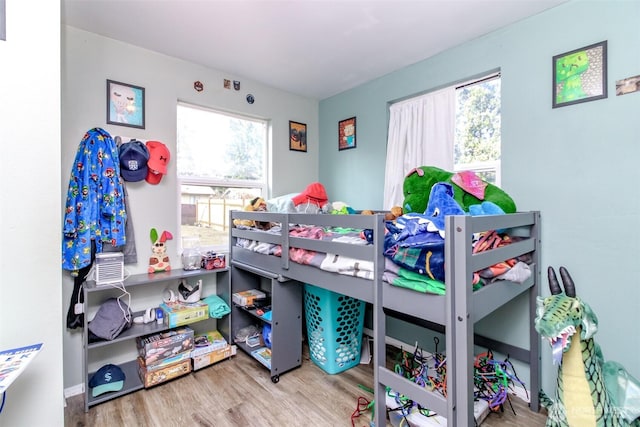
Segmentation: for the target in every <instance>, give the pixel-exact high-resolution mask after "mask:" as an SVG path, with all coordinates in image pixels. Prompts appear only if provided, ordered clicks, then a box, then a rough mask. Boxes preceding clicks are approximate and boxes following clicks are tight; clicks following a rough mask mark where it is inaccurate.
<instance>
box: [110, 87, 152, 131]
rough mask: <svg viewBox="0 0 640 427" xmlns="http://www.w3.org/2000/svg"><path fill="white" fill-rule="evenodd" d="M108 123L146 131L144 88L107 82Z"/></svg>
mask: <svg viewBox="0 0 640 427" xmlns="http://www.w3.org/2000/svg"><path fill="white" fill-rule="evenodd" d="M107 123H108V124H112V125H118V126H129V127H132V128H139V129H144V88H143V87H140V86H134V85H130V84H127V83H121V82H116V81H113V80H107Z"/></svg>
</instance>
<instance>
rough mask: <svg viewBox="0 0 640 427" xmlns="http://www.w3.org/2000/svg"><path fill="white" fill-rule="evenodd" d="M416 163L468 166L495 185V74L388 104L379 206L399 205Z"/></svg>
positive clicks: (450, 167) (497, 109)
mask: <svg viewBox="0 0 640 427" xmlns="http://www.w3.org/2000/svg"><path fill="white" fill-rule="evenodd" d="M419 166H437V167H439V168H441V169H445V170H449V171H462V170H472V171H475V172H476V173H477V174H478V175H480V176H481V177H482V178H484V179H485V180H487V181H489V182H492V183H494V184H497V185H500V75H499V74H492V75H489V76H486V77H484V78H481V79H477V80H474V81H471V82H467V83H464V84H459V85H455V86H450V87H447V88H444V89H441V90H437V91H434V92H429V93H426V94H424V95H420V96H417V97H414V98H410V99H407V100H404V101H400V102H396V103H394V104H392V105H391V106H390V108H389V133H388V139H387V159H386V167H385V188H384V208H385V209H390V208H391V207H393V206H402V201H403V198H404V197H403V194H402V183H403V181H404V177H405V176H406V174H407V173H408V172H409V171H410V170H411V169H413V168H415V167H419Z"/></svg>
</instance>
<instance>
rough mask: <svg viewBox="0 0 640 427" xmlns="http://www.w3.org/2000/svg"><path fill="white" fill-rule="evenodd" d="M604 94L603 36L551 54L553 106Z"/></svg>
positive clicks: (596, 97) (604, 59)
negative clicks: (589, 42)
mask: <svg viewBox="0 0 640 427" xmlns="http://www.w3.org/2000/svg"><path fill="white" fill-rule="evenodd" d="M606 97H607V41H606V40H605V41H603V42H600V43H595V44H592V45H589V46H585V47H582V48H580V49H575V50H572V51H569V52H565V53H562V54H560V55H556V56H554V57H553V108H557V107H564V106H566V105H573V104H579V103H581V102H588V101H595V100H596V99H603V98H606Z"/></svg>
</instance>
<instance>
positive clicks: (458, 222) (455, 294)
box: [445, 216, 475, 427]
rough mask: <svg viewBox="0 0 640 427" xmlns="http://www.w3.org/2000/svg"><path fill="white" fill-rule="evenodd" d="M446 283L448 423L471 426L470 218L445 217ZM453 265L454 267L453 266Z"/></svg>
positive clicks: (472, 416) (450, 424)
mask: <svg viewBox="0 0 640 427" xmlns="http://www.w3.org/2000/svg"><path fill="white" fill-rule="evenodd" d="M445 220H446V221H445V222H446V226H445V262H446V263H447V265H446V268H445V283H446V284H447V291H446V295H447V308H448V309H449V313H448V315H447V317H448V319H449V325H450V328H449V329H448V330H447V331H446V344H447V348H446V355H447V400H448V405H447V425H449V426H453V427H455V426H457V425H461V426H472V425H474V422H475V419H474V414H473V397H472V396H473V365H472V363H473V319H471V318H470V313H471V307H470V306H469V305H470V304H471V303H472V299H471V298H472V292H473V287H472V286H470V280H471V278H472V277H473V271H472V263H471V255H472V254H471V251H468V252H467V251H465V248H471V237H472V230H471V228H472V227H471V224H470V222H471V217H470V216H449V217H447V218H446V219H445ZM452 267H453V268H452Z"/></svg>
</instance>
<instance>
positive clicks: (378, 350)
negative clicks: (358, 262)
mask: <svg viewBox="0 0 640 427" xmlns="http://www.w3.org/2000/svg"><path fill="white" fill-rule="evenodd" d="M374 219H375V224H374V225H375V226H374V227H373V230H374V237H375V238H374V251H375V252H374V253H375V257H376V259H375V264H374V272H373V273H374V280H375V281H374V284H373V285H374V288H373V293H374V294H373V310H374V311H373V325H374V327H373V331H374V338H373V345H374V351H373V366H374V370H373V384H374V387H375V389H374V392H375V396H374V398H375V406H374V408H375V414H374V415H375V419H374V422H375V425H376V426H379V427H384V426H386V425H387V405H386V395H387V393H386V386H385V384H382V383H381V382H380V378H379V368H380V367H384V366H386V357H387V356H386V354H387V349H386V336H387V331H386V327H385V326H386V321H385V314H384V306H383V304H382V292H383V290H382V285H383V283H382V275H383V274H384V264H385V260H384V255H383V251H384V231H385V226H384V215H380V214H378V215H374Z"/></svg>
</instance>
